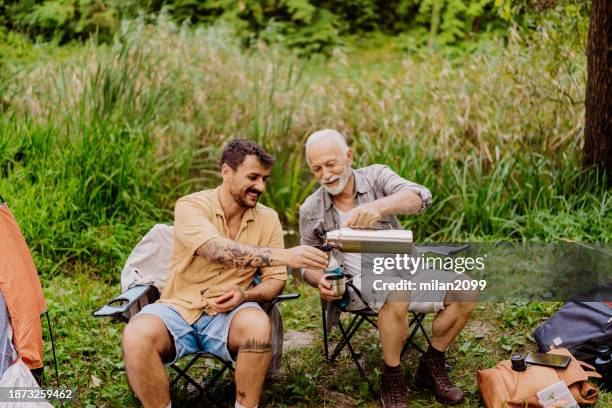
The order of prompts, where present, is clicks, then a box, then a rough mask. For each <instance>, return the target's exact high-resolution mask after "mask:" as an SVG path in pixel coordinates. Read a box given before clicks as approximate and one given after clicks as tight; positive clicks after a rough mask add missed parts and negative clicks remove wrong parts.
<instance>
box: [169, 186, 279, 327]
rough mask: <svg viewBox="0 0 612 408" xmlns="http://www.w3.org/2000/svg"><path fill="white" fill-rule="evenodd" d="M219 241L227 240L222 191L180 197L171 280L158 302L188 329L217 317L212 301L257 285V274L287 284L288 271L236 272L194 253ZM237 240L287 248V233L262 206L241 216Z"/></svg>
mask: <svg viewBox="0 0 612 408" xmlns="http://www.w3.org/2000/svg"><path fill="white" fill-rule="evenodd" d="M217 237H224V238H229V231H228V227H227V222H226V219H225V214H224V213H223V209H222V208H221V204H220V202H219V188H218V187H217V188H215V189H213V190H203V191H199V192H197V193H193V194H190V195H188V196H185V197H182V198H180V199H179V200H178V201H177V203H176V206H175V208H174V234H173V249H172V258H171V261H170V276H169V278H168V282H167V284H166V287H165V288H164V290H163V292H162V294H161V298H160V300H159V302H160V303H166V304H169V305H172V306H173V307H174V308H175V309H176V310H177V311H178V312H179V313H180V314H181V316H182V317H183V318H184V319H185V321H186V322H187V323H189V324H193V323H194V322H195V321H197V320H198V318H199V317H200V316H201V315H202V313H206V314H208V315H214V314H216V313H215V311H214V310H212V308H211V307H210V305H209V302H210V301H211V300H212V299H214V298H216V297H218V296H220V295H221V294H222V293H223V290H222V288H223V286H225V285H237V286H238V287H240V288H242V289H243V290H247V289H249V288H251V287H252V286H253V278H254V277H255V274H256V273H257V272H259V274H260V278H261V280H262V281H265V280H267V279H279V280H287V269H286V267H284V266H273V267H264V268H259V270H258V269H257V268H253V267H249V268H238V267H231V266H226V265H222V264H218V263H214V262H210V261H208V260H207V259H206V258H204V257H201V256H198V255H196V254H195V251H196V250H197V249H198V248H199V247H200V246H202V245H203V244H205V243H206V242H208V241H210V240H211V239H214V238H217ZM235 241H237V242H240V243H242V244H248V245H254V246H258V247H267V248H283V247H284V243H283V229H282V227H281V223H280V220H279V219H278V215H277V214H276V211H274V210H272V209H271V208H268V207H266V206H264V205H262V204H257V206H256V207H255V208H249V209H247V210H246V211H245V213H244V215H243V216H242V221H241V224H240V229H239V232H238V235H237V236H236V238H235Z"/></svg>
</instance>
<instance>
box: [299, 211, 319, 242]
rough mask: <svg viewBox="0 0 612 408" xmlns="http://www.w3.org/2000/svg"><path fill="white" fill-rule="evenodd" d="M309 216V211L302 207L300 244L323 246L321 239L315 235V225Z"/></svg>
mask: <svg viewBox="0 0 612 408" xmlns="http://www.w3.org/2000/svg"><path fill="white" fill-rule="evenodd" d="M311 218H312V217H310V216H309V215H308V209H307V208H304V206H302V207H300V244H302V245H311V246H312V245H323V242H321V239H320V238H319V237H317V235H316V234H315V233H314V225H313V223H312V222H311Z"/></svg>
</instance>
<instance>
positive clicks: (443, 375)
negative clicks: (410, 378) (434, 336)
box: [414, 347, 464, 404]
mask: <svg viewBox="0 0 612 408" xmlns="http://www.w3.org/2000/svg"><path fill="white" fill-rule="evenodd" d="M414 383H415V384H416V385H417V386H419V387H423V388H427V389H429V390H431V391H433V394H434V397H435V398H436V400H437V401H438V402H440V403H442V404H459V403H460V402H462V401H463V397H464V395H463V391H462V390H461V388H459V387H457V386H456V385H455V384H453V383H452V382H451V380H450V378H448V372H447V371H446V364H445V359H444V353H442V352H440V351H438V350H436V349H433V348H432V347H430V348H429V350H427V353H425V354H424V355H423V357H422V358H421V361H420V362H419V367H418V368H417V371H416V374H415V375H414Z"/></svg>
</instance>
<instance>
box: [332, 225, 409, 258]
mask: <svg viewBox="0 0 612 408" xmlns="http://www.w3.org/2000/svg"><path fill="white" fill-rule="evenodd" d="M326 240H327V244H329V245H331V246H332V247H334V248H337V249H339V250H340V251H342V252H360V253H375V254H410V253H412V245H413V243H412V231H410V230H368V229H353V228H340V229H337V230H334V231H329V232H328V233H327V236H326Z"/></svg>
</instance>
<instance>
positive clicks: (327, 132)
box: [306, 129, 349, 164]
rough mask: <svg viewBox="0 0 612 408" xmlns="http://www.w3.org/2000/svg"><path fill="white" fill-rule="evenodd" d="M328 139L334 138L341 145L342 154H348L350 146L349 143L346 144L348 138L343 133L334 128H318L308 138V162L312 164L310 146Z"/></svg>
mask: <svg viewBox="0 0 612 408" xmlns="http://www.w3.org/2000/svg"><path fill="white" fill-rule="evenodd" d="M326 139H332V140H334V141H335V142H336V143H337V144H338V147H340V150H341V151H342V154H343V155H346V153H347V152H348V149H349V147H348V144H346V138H345V137H344V136H343V135H342V133H340V132H338V131H337V130H334V129H323V130H318V131H316V132H314V133H313V134H311V135H310V136H308V139H306V161H307V162H308V164H310V161H309V160H308V149H309V147H310V146H312V145H313V144H314V143H317V142H319V141H321V140H326Z"/></svg>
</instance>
